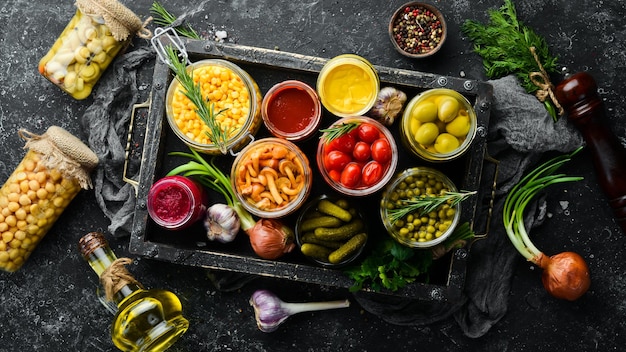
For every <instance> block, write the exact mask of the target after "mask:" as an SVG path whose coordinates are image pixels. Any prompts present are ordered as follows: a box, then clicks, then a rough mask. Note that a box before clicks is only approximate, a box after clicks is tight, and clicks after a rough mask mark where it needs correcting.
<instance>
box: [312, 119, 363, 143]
mask: <svg viewBox="0 0 626 352" xmlns="http://www.w3.org/2000/svg"><path fill="white" fill-rule="evenodd" d="M357 127H359V123H358V122H343V123H341V124H339V125H336V126H333V127H330V128H325V129H322V130H320V132H322V133H323V134H322V136H321V137H320V138H323V139H324V143H330V142H332V141H333V140H334V139H337V138H339V137H341V136H343V135H344V134H347V133H350V132H351V131H352V130H354V129H355V128H357Z"/></svg>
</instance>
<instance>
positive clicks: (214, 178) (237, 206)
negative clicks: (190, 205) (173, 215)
mask: <svg viewBox="0 0 626 352" xmlns="http://www.w3.org/2000/svg"><path fill="white" fill-rule="evenodd" d="M190 150H191V154H190V153H183V152H171V153H169V154H170V155H172V156H183V157H187V158H189V159H191V161H189V162H187V163H186V164H183V165H180V166H178V167H176V168H174V169H172V170H171V171H170V172H169V173H168V174H167V176H172V175H183V176H186V177H193V178H194V179H196V180H198V182H200V183H201V184H202V185H203V186H206V187H208V188H211V189H212V190H214V191H216V192H218V193H221V194H222V195H223V196H224V198H225V199H226V203H227V204H228V205H229V206H230V207H231V208H233V209H234V210H235V212H237V215H238V216H239V221H240V222H241V228H242V230H244V231H246V232H247V231H248V230H249V229H251V228H252V227H254V225H255V223H256V221H254V218H252V215H251V214H250V213H249V212H248V211H247V210H246V209H244V207H243V206H242V205H241V202H239V200H238V199H237V197H236V195H235V192H234V191H233V187H232V184H231V182H230V177H228V176H226V175H225V174H224V173H223V172H222V171H221V170H220V169H219V168H218V167H217V166H216V165H215V160H214V159H215V158H213V159H211V162H210V163H209V162H207V161H206V160H204V158H202V157H201V156H200V154H198V152H196V151H195V150H193V149H190Z"/></svg>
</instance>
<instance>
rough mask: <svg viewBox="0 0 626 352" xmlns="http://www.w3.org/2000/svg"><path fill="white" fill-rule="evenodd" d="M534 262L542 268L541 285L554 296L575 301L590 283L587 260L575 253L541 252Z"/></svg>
mask: <svg viewBox="0 0 626 352" xmlns="http://www.w3.org/2000/svg"><path fill="white" fill-rule="evenodd" d="M536 263H537V265H539V267H541V268H542V269H543V273H542V274H541V281H542V282H543V287H545V289H546V291H548V293H550V294H551V295H552V296H554V297H556V298H559V299H565V300H568V301H575V300H577V299H578V298H580V297H581V296H582V295H583V294H585V292H587V290H588V289H589V286H590V285H591V277H590V275H589V267H588V266H587V262H585V260H584V259H583V257H581V256H580V255H578V254H577V253H574V252H563V253H559V254H556V255H553V256H551V257H548V256H546V255H545V254H543V253H542V254H541V255H539V256H538V258H537V261H536Z"/></svg>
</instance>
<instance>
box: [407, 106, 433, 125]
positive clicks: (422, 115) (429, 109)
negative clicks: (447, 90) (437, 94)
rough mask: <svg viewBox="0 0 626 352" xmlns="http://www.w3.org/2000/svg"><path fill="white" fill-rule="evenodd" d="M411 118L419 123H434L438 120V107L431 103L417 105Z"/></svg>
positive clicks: (412, 111)
mask: <svg viewBox="0 0 626 352" xmlns="http://www.w3.org/2000/svg"><path fill="white" fill-rule="evenodd" d="M411 118H412V119H415V120H417V121H419V122H433V121H435V120H436V119H437V105H435V103H433V102H431V101H423V102H421V103H418V104H415V106H414V107H413V109H412V110H411Z"/></svg>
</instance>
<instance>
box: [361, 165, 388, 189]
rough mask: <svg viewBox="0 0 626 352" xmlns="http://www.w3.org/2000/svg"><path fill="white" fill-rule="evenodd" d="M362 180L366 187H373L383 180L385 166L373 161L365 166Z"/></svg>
mask: <svg viewBox="0 0 626 352" xmlns="http://www.w3.org/2000/svg"><path fill="white" fill-rule="evenodd" d="M361 173H362V176H361V179H362V180H363V184H364V185H366V186H373V185H375V184H376V183H378V181H380V179H381V178H383V174H384V170H383V166H382V165H380V163H379V162H378V161H376V160H372V161H370V162H369V163H367V164H365V166H363V170H362V172H361Z"/></svg>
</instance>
